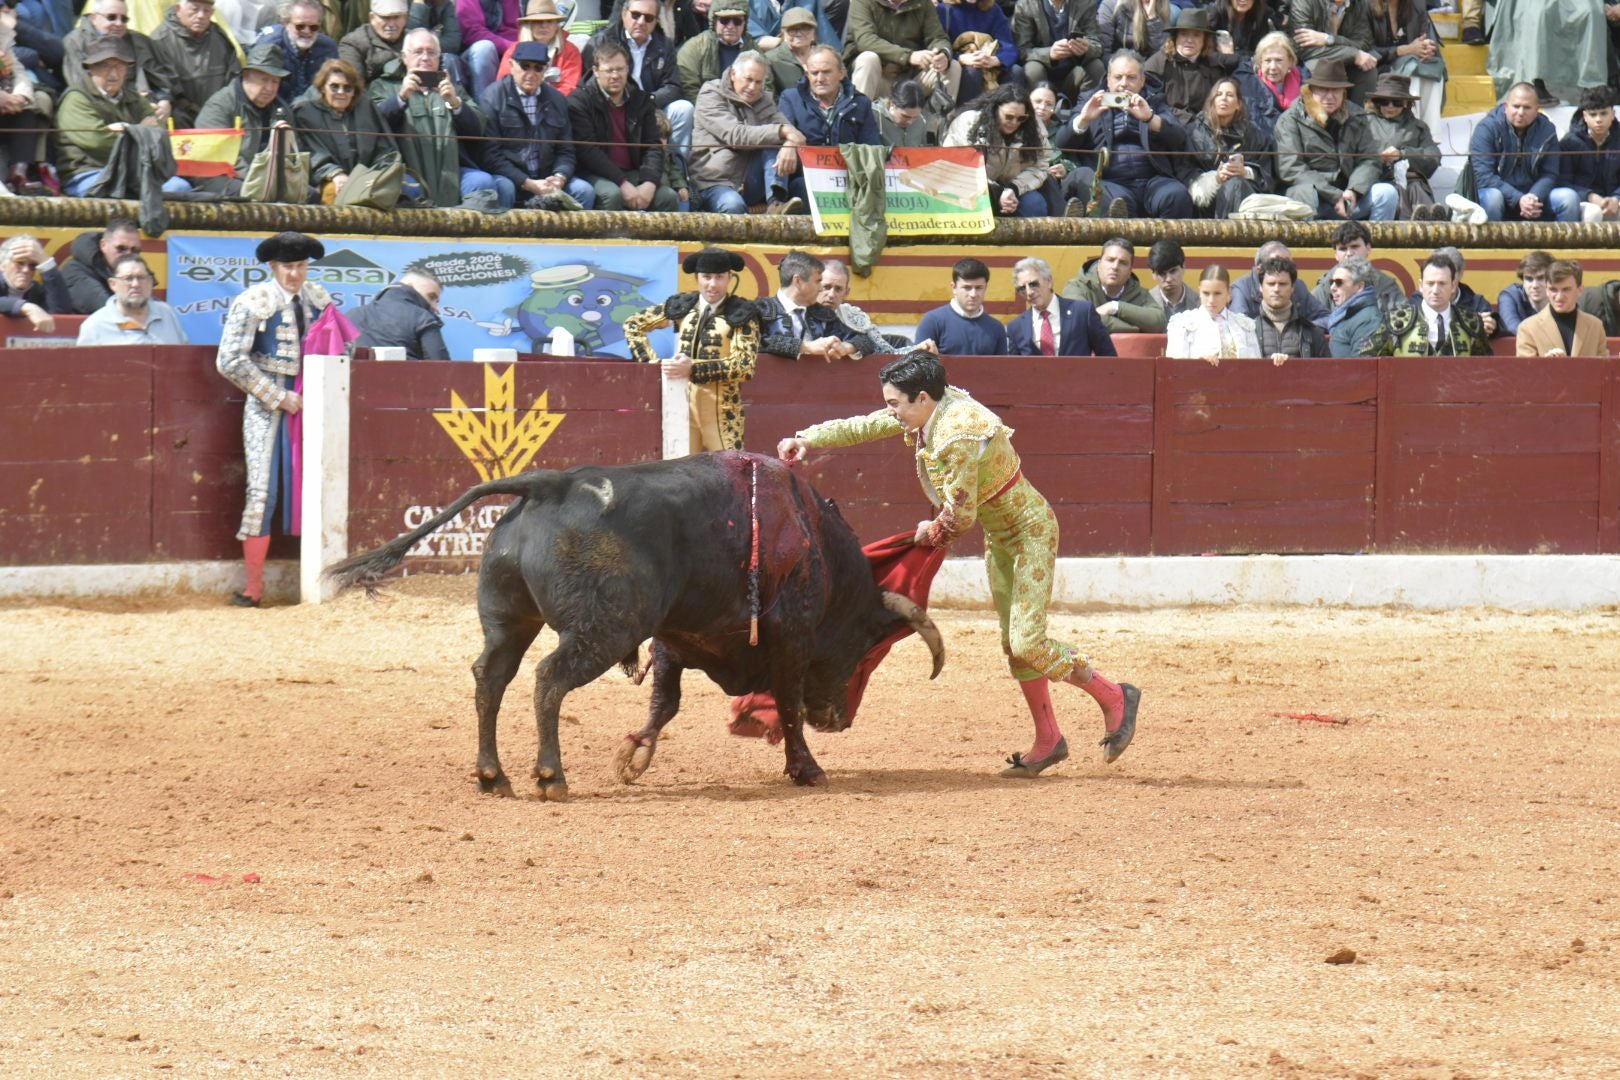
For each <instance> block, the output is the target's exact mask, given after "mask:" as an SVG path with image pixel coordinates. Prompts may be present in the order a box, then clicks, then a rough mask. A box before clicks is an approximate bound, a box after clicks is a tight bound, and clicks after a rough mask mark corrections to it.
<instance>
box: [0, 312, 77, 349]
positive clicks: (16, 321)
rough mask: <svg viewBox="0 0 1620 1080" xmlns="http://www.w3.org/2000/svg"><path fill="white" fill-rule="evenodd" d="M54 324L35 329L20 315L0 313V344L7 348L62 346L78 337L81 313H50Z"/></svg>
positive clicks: (67, 344)
mask: <svg viewBox="0 0 1620 1080" xmlns="http://www.w3.org/2000/svg"><path fill="white" fill-rule="evenodd" d="M51 318H53V319H55V320H56V326H55V327H54V328H53V329H51V330H50V331H48V332H47V331H44V330H35V329H34V327H33V324H32V323H30V322H29V321H28V320H27V319H25V318H23V317H22V316H21V315H0V344H4V345H5V347H6V348H8V349H27V348H30V347H34V348H41V347H49V346H52V345H54V346H57V347H59V348H60V347H64V346H69V345H72V344H73V343H74V342H75V341H77V340H78V338H79V326H80V324H81V323H83V322H84V320H85V316H83V315H52V316H51Z"/></svg>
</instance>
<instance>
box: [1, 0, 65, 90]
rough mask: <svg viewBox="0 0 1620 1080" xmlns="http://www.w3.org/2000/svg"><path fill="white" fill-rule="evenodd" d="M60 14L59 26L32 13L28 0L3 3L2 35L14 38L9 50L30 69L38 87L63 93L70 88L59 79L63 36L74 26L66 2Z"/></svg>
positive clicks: (24, 67)
mask: <svg viewBox="0 0 1620 1080" xmlns="http://www.w3.org/2000/svg"><path fill="white" fill-rule="evenodd" d="M61 14H62V15H63V17H64V20H65V25H63V26H61V27H60V28H57V27H56V26H55V25H54V24H52V25H47V23H48V21H49V20H46V19H44V18H42V17H41V16H40V15H39V14H37V13H34V14H31V13H30V12H29V10H28V0H23V2H22V3H21V4H20V5H17V6H12V5H10V4H5V5H0V35H9V36H10V37H11V44H10V50H11V54H12V56H13V57H14V58H15V59H16V60H17V62H18V64H19V65H20V66H21V67H22V68H23V69H25V70H26V71H27V72H28V75H29V77H30V78H31V79H33V81H34V85H35V87H36V88H37V89H42V90H45V91H47V92H48V93H50V94H53V95H54V94H60V93H61V92H62V91H63V90H65V89H67V86H66V84H64V83H63V82H62V80H61V78H60V75H61V71H62V62H63V55H64V54H63V49H62V38H63V37H65V36H66V35H67V34H68V32H69V31H71V30H72V29H73V27H72V18H73V16H72V13H71V9H69V8H68V7H67V5H66V4H65V3H64V4H63V5H62V6H61Z"/></svg>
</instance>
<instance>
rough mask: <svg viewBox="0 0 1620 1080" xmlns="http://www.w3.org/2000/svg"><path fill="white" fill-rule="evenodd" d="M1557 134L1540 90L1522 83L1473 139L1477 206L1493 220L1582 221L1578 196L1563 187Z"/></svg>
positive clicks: (1470, 153)
mask: <svg viewBox="0 0 1620 1080" xmlns="http://www.w3.org/2000/svg"><path fill="white" fill-rule="evenodd" d="M1557 150H1558V131H1557V129H1556V128H1554V127H1553V122H1552V121H1551V120H1549V119H1547V118H1546V117H1545V116H1542V115H1541V100H1540V97H1539V95H1537V93H1536V88H1535V87H1534V86H1531V85H1530V84H1529V83H1519V84H1517V85H1516V86H1514V87H1513V88H1512V89H1511V90H1509V91H1508V92H1507V97H1506V98H1504V99H1503V101H1502V104H1500V105H1498V106H1497V107H1496V108H1494V109H1492V110H1491V111H1490V112H1488V113H1486V114H1485V118H1484V119H1483V120H1481V121H1480V122H1479V123H1478V124H1477V125H1475V127H1474V133H1473V135H1472V136H1470V137H1469V139H1468V163H1469V164H1470V165H1472V166H1473V169H1474V185H1475V187H1476V188H1477V189H1478V193H1477V194H1476V195H1475V197H1474V201H1475V202H1477V203H1479V205H1480V206H1483V207H1484V208H1485V216H1486V217H1487V218H1489V219H1490V220H1492V221H1547V220H1550V219H1554V218H1556V219H1557V220H1559V221H1579V220H1580V214H1581V207H1580V201H1579V200H1578V199H1576V197H1575V192H1574V191H1572V190H1570V189H1569V188H1567V187H1557V186H1555V185H1557V184H1558V180H1559V178H1558V154H1557Z"/></svg>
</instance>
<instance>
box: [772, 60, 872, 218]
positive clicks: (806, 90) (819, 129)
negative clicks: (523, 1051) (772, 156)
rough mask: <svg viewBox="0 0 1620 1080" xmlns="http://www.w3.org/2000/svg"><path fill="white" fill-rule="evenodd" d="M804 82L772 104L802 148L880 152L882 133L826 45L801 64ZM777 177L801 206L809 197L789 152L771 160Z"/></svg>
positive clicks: (868, 102)
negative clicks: (853, 146)
mask: <svg viewBox="0 0 1620 1080" xmlns="http://www.w3.org/2000/svg"><path fill="white" fill-rule="evenodd" d="M804 63H805V76H804V79H803V80H802V81H801V82H800V83H799V84H798V85H797V86H794V87H790V88H789V89H787V90H785V91H783V93H782V97H781V100H780V101H779V102H778V103H777V104H778V105H779V106H780V108H781V110H782V116H783V118H784V119H785V120H787V122H788V123H789V124H791V125H792V126H793V127H795V128H797V129H798V130H799V132H800V133H802V134H803V135H804V141H805V145H807V146H841V145H843V144H844V143H865V144H867V145H868V146H880V145H882V143H883V133H882V131H880V130H879V128H878V122H877V114H876V113H874V112H873V111H872V100H871V99H870V98H868V97H867V96H866V95H865V94H862V93H860V92H859V91H857V90H856V89H855V87H854V85H853V84H851V83H850V82H849V81H848V80H847V79H846V78H845V75H844V61H843V60H842V59H840V58H839V56H838V50H837V49H834V48H833V47H832V46H830V45H817V46H816V47H815V48H813V49H811V50H810V55H809V56H808V57H807V58H806V59H805V62H804ZM776 175H777V177H778V178H779V179H784V180H785V181H786V184H787V190H788V193H789V194H790V195H792V196H794V197H796V198H798V199H802V200H804V201H806V202H808V201H809V199H810V193H809V192H808V191H806V190H805V187H804V173H803V171H802V170H801V169H800V168H799V154H798V151H796V150H795V149H794V148H793V147H791V146H784V147H782V149H781V151H780V152H778V153H777V155H776Z"/></svg>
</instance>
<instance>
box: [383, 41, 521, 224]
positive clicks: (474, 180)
mask: <svg viewBox="0 0 1620 1080" xmlns="http://www.w3.org/2000/svg"><path fill="white" fill-rule="evenodd" d="M400 56H401V58H402V59H403V60H404V62H405V74H404V77H403V78H402V79H400V80H399V81H397V82H393V81H387V80H385V81H383V82H378V83H374V84H372V88H371V92H372V97H373V98H374V99H375V100H376V102H377V115H379V116H381V117H382V119H383V123H385V124H387V125H388V127H389V130H391V131H393V132H394V134H396V135H403V136H405V138H402V139H400V140H399V149H400V155H401V156H402V157H403V158H404V159H405V168H406V169H408V170H409V171H410V174H411V175H412V176H414V177H416V179H417V180H419V181H421V184H422V194H423V195H424V196H425V197H426V198H427V200H428V201H429V202H430V203H431V204H432V205H434V206H442V207H448V206H459V205H460V204H461V202H462V200H463V199H464V198H465V197H466V196H468V195H471V194H472V193H473V192H475V191H485V190H488V191H491V192H497V186H496V184H495V178H494V177H493V176H491V175H490V174H489V173H487V172H485V171H484V170H482V169H478V168H474V167H473V166H472V164H471V161H472V159H471V158H470V157H469V156H468V148H467V147H464V146H462V144H461V142H460V140H461V139H469V140H471V139H478V138H479V137H480V136H482V135H483V134H484V115H483V112H482V110H480V109H479V107H478V103H477V102H475V101H473V100H471V99H470V98H469V97H468V96H467V91H465V90H463V89H462V88H461V87H460V86H457V85H456V81H455V80H454V79H452V78H450V76H449V75H447V74H446V73H445V72H444V71H443V69H442V68H441V67H440V66H439V65H440V60H441V57H440V53H439V39H438V37H437V36H436V35H435V34H434V33H433V31H431V30H428V29H425V28H422V29H417V30H412V31H411V32H410V33H408V34H406V35H405V47H404V48H403V49H402V50H401V51H400ZM487 197H488V196H486V198H487ZM498 200H499V196H498V193H497V195H496V201H497V202H498Z"/></svg>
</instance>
